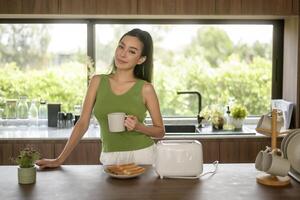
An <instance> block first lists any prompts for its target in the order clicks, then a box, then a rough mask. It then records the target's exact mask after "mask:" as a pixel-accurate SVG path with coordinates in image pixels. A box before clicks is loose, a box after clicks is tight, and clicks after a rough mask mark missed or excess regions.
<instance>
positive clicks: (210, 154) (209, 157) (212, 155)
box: [200, 140, 220, 163]
mask: <svg viewBox="0 0 300 200" xmlns="http://www.w3.org/2000/svg"><path fill="white" fill-rule="evenodd" d="M200 142H201V144H202V150H203V162H204V163H212V162H214V161H216V160H219V157H220V147H219V142H218V141H217V140H212V141H210V140H200Z"/></svg>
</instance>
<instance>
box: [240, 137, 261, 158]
mask: <svg viewBox="0 0 300 200" xmlns="http://www.w3.org/2000/svg"><path fill="white" fill-rule="evenodd" d="M264 144H265V143H263V142H262V141H259V140H250V139H247V140H241V141H240V143H239V145H240V155H239V156H240V158H239V162H241V163H254V162H255V158H256V156H257V154H258V152H259V151H260V150H262V149H263V145H264Z"/></svg>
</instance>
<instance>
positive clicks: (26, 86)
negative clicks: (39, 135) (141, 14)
mask: <svg viewBox="0 0 300 200" xmlns="http://www.w3.org/2000/svg"><path fill="white" fill-rule="evenodd" d="M32 21H33V22H32ZM32 21H30V22H28V23H27V22H26V21H21V23H20V22H16V23H15V22H13V21H12V22H9V23H7V22H1V23H0V108H1V107H3V105H4V103H3V102H4V101H3V99H17V98H18V97H19V96H23V95H25V96H27V97H28V99H36V100H39V99H45V100H47V101H48V102H60V103H62V107H63V111H71V112H72V111H73V108H74V105H76V104H81V103H82V100H83V98H84V95H85V91H86V85H87V84H86V83H87V77H88V74H89V71H90V70H91V69H90V68H89V66H91V64H93V63H95V69H96V73H107V71H108V69H109V67H110V65H111V64H112V60H113V55H114V51H115V48H116V46H117V42H118V39H119V38H120V37H121V35H122V34H124V33H125V32H127V31H129V30H131V29H132V28H141V29H144V30H147V31H149V32H150V34H151V35H152V37H153V41H154V80H153V84H154V86H155V88H156V91H157V94H158V97H159V100H160V104H161V110H162V114H163V116H176V117H179V116H195V115H196V113H197V110H198V108H197V106H198V102H197V98H196V96H194V95H177V91H191V90H195V91H199V92H200V93H201V95H202V108H203V107H205V106H207V105H212V104H217V105H221V106H223V107H224V108H225V106H226V105H227V104H228V102H231V101H236V102H239V103H242V104H244V105H245V106H246V107H247V108H248V110H249V113H250V115H261V114H264V113H266V112H268V110H269V107H270V102H271V99H272V98H281V88H282V77H281V76H282V75H281V74H282V73H281V72H282V54H283V53H282V50H281V49H282V44H283V43H282V35H283V30H282V27H283V22H282V21H280V20H279V21H278V20H277V21H247V20H240V21H229V20H165V21H164V20H109V21H108V20H78V21H76V20H72V21H70V22H68V21H67V20H64V21H59V20H58V22H56V21H55V22H51V21H47V20H45V21H46V22H39V21H38V20H32ZM94 30H95V31H94ZM90 58H91V59H92V60H91V59H90ZM91 61H92V62H91ZM93 70H94V68H93V69H92V71H93ZM1 99H2V100H1Z"/></svg>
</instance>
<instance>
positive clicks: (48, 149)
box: [13, 141, 54, 158]
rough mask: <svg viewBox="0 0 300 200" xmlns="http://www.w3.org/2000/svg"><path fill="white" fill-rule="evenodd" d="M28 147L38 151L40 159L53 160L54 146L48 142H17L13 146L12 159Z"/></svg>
mask: <svg viewBox="0 0 300 200" xmlns="http://www.w3.org/2000/svg"><path fill="white" fill-rule="evenodd" d="M28 145H29V146H32V147H33V148H34V149H36V150H37V151H39V152H40V154H41V158H54V145H53V143H52V142H50V141H49V142H47V141H17V142H16V143H14V144H13V155H14V157H16V156H18V155H19V153H20V151H21V150H22V149H24V148H25V147H26V146H28Z"/></svg>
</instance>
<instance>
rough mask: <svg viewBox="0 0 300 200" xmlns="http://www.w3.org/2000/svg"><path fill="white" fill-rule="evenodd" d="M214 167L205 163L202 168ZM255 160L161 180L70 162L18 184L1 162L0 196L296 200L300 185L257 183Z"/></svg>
mask: <svg viewBox="0 0 300 200" xmlns="http://www.w3.org/2000/svg"><path fill="white" fill-rule="evenodd" d="M212 169H213V167H212V165H204V172H206V171H211V170H212ZM258 173H260V172H258V171H256V170H255V168H254V164H220V165H219V168H218V171H217V173H216V174H214V175H210V174H208V175H205V176H203V177H201V178H200V179H195V180H185V179H160V178H158V176H157V175H156V173H155V171H154V169H153V168H152V167H148V168H147V171H146V172H145V173H144V174H142V175H141V176H139V177H136V178H132V179H115V178H111V177H109V176H108V175H107V174H105V173H104V172H103V168H102V166H101V165H77V166H75V165H70V166H66V165H64V166H62V167H60V168H58V169H51V170H46V171H38V172H37V182H36V183H35V184H32V185H19V184H18V182H17V167H16V166H0V177H1V179H0V187H1V191H0V196H1V199H9V200H25V199H26V200H27V199H30V200H35V199H37V200H44V199H49V200H50V199H51V200H52V199H55V200H68V199H70V200H71V199H72V200H73V199H91V200H93V199H122V200H123V199H131V200H134V199H138V200H141V199H143V200H147V199H163V200H168V199H170V200H176V199H178V200H182V199H187V200H193V199H230V200H235V199H241V200H247V199H251V200H252V199H255V200H260V199H263V200H268V199H272V200H276V199H278V200H279V199H280V200H281V199H300V184H299V183H297V182H295V181H294V180H293V179H291V185H289V186H287V187H279V188H276V187H267V186H264V185H260V184H258V183H256V175H257V174H258Z"/></svg>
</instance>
